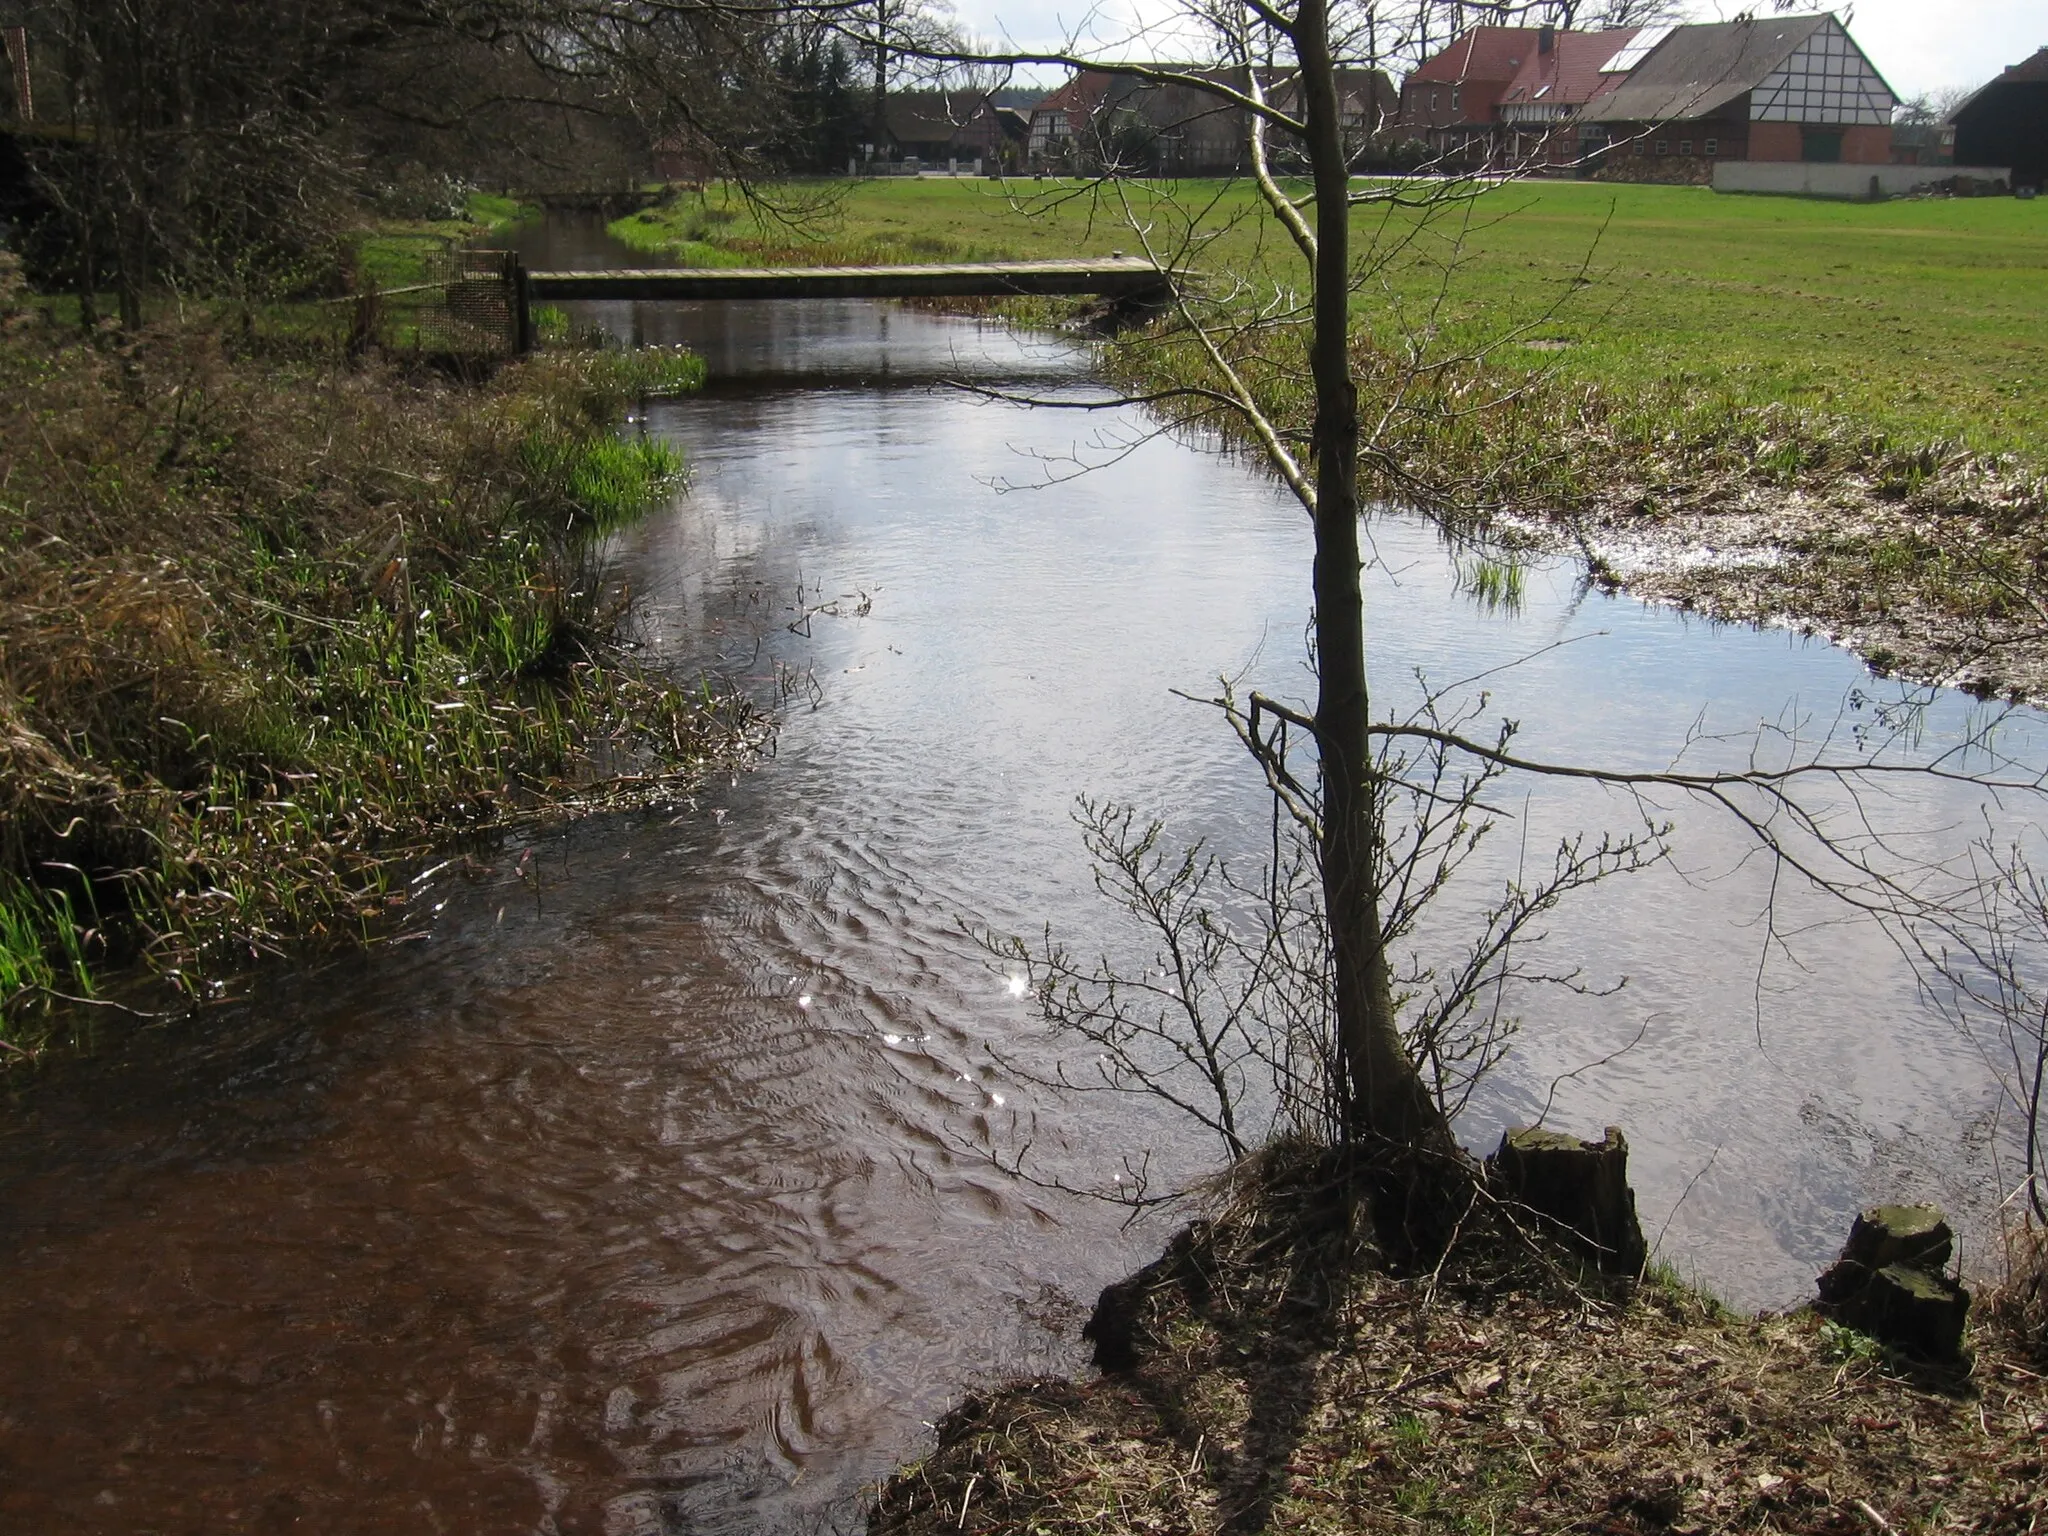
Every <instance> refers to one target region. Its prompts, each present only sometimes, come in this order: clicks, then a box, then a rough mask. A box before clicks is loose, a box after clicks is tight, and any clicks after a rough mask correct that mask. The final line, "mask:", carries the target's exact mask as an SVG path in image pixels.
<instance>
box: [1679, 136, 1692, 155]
mask: <svg viewBox="0 0 2048 1536" xmlns="http://www.w3.org/2000/svg"><path fill="white" fill-rule="evenodd" d="M1678 152H1679V153H1680V154H1681V155H1689V154H1691V153H1692V140H1691V139H1680V140H1679V141H1678Z"/></svg>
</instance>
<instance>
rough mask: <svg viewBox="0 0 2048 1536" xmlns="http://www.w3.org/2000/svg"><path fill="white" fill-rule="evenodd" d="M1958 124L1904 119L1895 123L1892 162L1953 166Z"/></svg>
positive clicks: (1894, 163) (1893, 126)
mask: <svg viewBox="0 0 2048 1536" xmlns="http://www.w3.org/2000/svg"><path fill="white" fill-rule="evenodd" d="M1955 163H1956V125H1955V124H1954V123H1934V122H1920V121H1906V120H1902V121H1899V122H1895V123H1893V124H1892V164H1893V165H1954V164H1955Z"/></svg>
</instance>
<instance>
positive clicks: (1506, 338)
mask: <svg viewBox="0 0 2048 1536" xmlns="http://www.w3.org/2000/svg"><path fill="white" fill-rule="evenodd" d="M817 190H819V191H820V192H822V191H823V189H817ZM1060 190H1061V189H1059V188H1058V186H1057V184H1056V183H1051V182H1043V183H1042V182H1035V181H1029V180H1023V181H1014V182H1010V183H1006V184H1002V185H1000V186H999V185H998V184H995V183H989V182H973V181H954V180H943V181H942V180H936V179H934V180H891V181H874V182H861V183H853V184H848V185H847V186H845V187H844V188H842V189H839V191H840V195H839V196H838V197H837V198H836V200H835V201H834V202H833V203H832V204H831V205H830V206H829V207H827V208H824V209H822V210H820V211H815V212H813V213H812V214H810V215H809V216H808V217H807V218H804V219H801V220H798V221H796V222H795V224H794V225H784V224H780V223H778V222H776V221H774V220H769V219H763V218H762V217H761V216H759V215H758V214H756V213H755V212H754V211H752V210H751V209H749V208H747V207H746V206H745V205H744V204H742V203H740V202H739V201H738V200H737V199H736V198H730V197H725V196H722V195H721V194H720V193H719V192H717V191H716V190H714V191H713V192H712V193H710V194H709V195H708V197H706V198H695V197H692V198H686V199H682V200H680V201H678V202H676V203H673V204H670V205H669V206H667V207H664V208H661V209H655V210H649V211H648V212H646V213H643V214H638V215H634V216H631V217H629V218H627V219H622V220H620V221H618V222H617V223H615V224H614V225H613V226H612V229H613V232H614V233H615V234H617V235H619V236H620V237H621V238H623V239H625V240H627V241H628V242H629V243H631V244H633V245H634V246H635V247H636V248H638V249H641V250H645V251H648V252H649V253H650V254H662V255H670V256H673V255H674V254H675V253H677V252H680V253H681V255H682V258H683V259H686V260H692V261H696V262H699V263H705V264H708V263H710V262H712V261H714V260H722V261H740V260H767V261H790V260H819V261H829V260H844V259H864V260H871V259H884V258H886V259H894V260H919V259H924V260H932V259H939V258H970V259H971V258H976V257H979V258H986V259H995V258H1004V257H1015V258H1029V257H1049V256H1059V255H1076V254H1087V255H1104V254H1108V253H1109V252H1110V251H1112V250H1117V249H1123V250H1135V249H1136V248H1137V244H1138V242H1137V238H1136V236H1135V235H1134V234H1133V232H1132V231H1131V230H1130V228H1129V227H1128V226H1127V225H1126V224H1125V222H1124V220H1123V217H1122V214H1121V211H1120V210H1119V209H1117V208H1115V207H1113V206H1112V205H1111V203H1110V201H1109V200H1108V199H1106V198H1097V197H1093V196H1089V195H1086V194H1080V195H1069V196H1060V195H1058V193H1059V192H1060ZM1065 190H1066V191H1068V192H1071V191H1072V189H1071V188H1069V189H1065ZM1175 191H1178V192H1179V193H1180V194H1181V198H1180V200H1181V202H1182V203H1183V204H1193V203H1196V202H1199V203H1201V204H1202V205H1203V206H1204V211H1203V214H1202V217H1201V219H1200V227H1201V228H1202V229H1203V230H1205V231H1207V232H1209V233H1211V234H1213V235H1214V236H1215V238H1214V241H1213V243H1211V244H1210V245H1209V246H1208V247H1207V248H1206V250H1205V251H1204V252H1203V254H1202V256H1201V258H1200V265H1201V266H1202V267H1204V268H1206V269H1208V270H1210V271H1212V272H1227V273H1232V274H1248V275H1251V276H1252V277H1253V278H1254V279H1255V280H1263V285H1264V286H1266V287H1267V288H1269V289H1270V288H1271V287H1273V286H1283V285H1284V286H1298V285H1299V283H1300V270H1299V266H1298V264H1297V263H1296V262H1295V260H1294V258H1293V254H1292V252H1291V250H1290V249H1288V248H1286V247H1285V244H1284V242H1283V241H1281V240H1280V239H1278V238H1277V237H1276V234H1275V231H1274V229H1273V226H1272V225H1271V224H1270V223H1269V222H1267V221H1265V220H1264V219H1263V218H1261V217H1259V215H1258V212H1257V210H1256V208H1255V207H1254V205H1253V198H1252V194H1251V193H1250V191H1249V190H1248V189H1244V188H1229V189H1222V188H1219V186H1218V185H1217V184H1215V183H1190V184H1185V185H1183V186H1182V187H1180V188H1178V189H1174V188H1166V187H1158V188H1154V187H1143V186H1141V187H1138V188H1136V189H1134V192H1133V196H1134V201H1136V203H1137V204H1138V205H1139V206H1140V207H1141V209H1143V211H1144V212H1145V213H1146V214H1147V216H1148V217H1151V218H1153V219H1154V220H1155V224H1154V237H1155V239H1159V240H1169V239H1170V238H1171V232H1172V226H1173V220H1172V218H1171V217H1167V216H1164V215H1165V214H1166V209H1165V207H1164V195H1165V194H1170V193H1173V192H1175ZM1356 229H1357V232H1358V243H1359V245H1360V247H1361V248H1362V249H1372V248H1374V247H1377V248H1378V249H1379V250H1381V251H1382V252H1383V253H1385V255H1386V262H1385V265H1384V267H1383V268H1382V269H1381V270H1378V271H1376V272H1375V273H1374V274H1373V278H1372V281H1371V282H1369V283H1368V285H1367V287H1366V288H1365V289H1364V290H1363V291H1362V292H1361V293H1360V294H1359V296H1358V299H1357V301H1356V303H1357V306H1358V311H1359V317H1360V320H1361V322H1362V328H1363V329H1364V330H1365V331H1367V332H1368V333H1370V334H1372V335H1373V336H1375V337H1376V338H1377V339H1379V340H1381V341H1384V342H1393V341H1395V340H1397V339H1401V338H1405V337H1410V336H1416V335H1429V336H1431V337H1432V338H1433V341H1434V343H1435V344H1436V345H1438V346H1443V347H1457V346H1470V345H1474V344H1478V343H1483V342H1489V341H1491V342H1494V343H1497V344H1498V347H1497V350H1496V351H1495V352H1494V354H1493V357H1492V362H1493V365H1494V366H1495V367H1496V368H1497V369H1501V370H1504V371H1507V372H1509V373H1513V372H1516V371H1520V372H1528V373H1534V372H1538V371H1545V372H1549V373H1551V374H1553V375H1555V376H1556V377H1557V378H1559V379H1560V380H1562V381H1564V382H1567V383H1581V384H1590V385H1594V386H1597V387H1599V388H1600V389H1601V390H1602V391H1603V392H1605V393H1606V394H1608V395H1609V396H1611V397H1613V398H1614V399H1617V400H1627V399H1630V398H1639V397H1642V396H1644V395H1646V394H1654V395H1655V396H1656V397H1657V398H1658V400H1659V402H1660V404H1659V410H1660V411H1661V412H1663V413H1664V414H1666V415H1669V414H1672V413H1673V412H1678V413H1690V414H1695V415H1701V416H1705V417H1717V416H1726V415H1727V414H1728V413H1729V412H1730V411H1740V410H1745V409H1753V408H1755V407H1760V406H1769V405H1780V406H1786V407H1790V408H1793V409H1796V410H1799V411H1802V412H1816V413H1819V414H1821V415H1824V416H1828V417H1832V418H1835V419H1837V420H1838V421H1840V422H1842V423H1844V424H1846V425H1848V426H1850V427H1853V428H1855V429H1858V430H1862V431H1867V432H1873V433H1877V434H1881V435H1884V436H1885V437H1887V438H1889V439H1891V440H1892V441H1893V443H1894V444H1896V445H1909V444H1923V443H1932V442H1938V441H1943V440H1947V441H1954V442H1960V443H1962V444H1965V445H1967V446H1968V447H1970V448H1972V449H1975V450H1977V451H1980V452H1990V453H2010V454H2014V455H2017V456H2019V457H2020V458H2021V459H2023V460H2026V461H2028V462H2030V463H2033V464H2040V463H2042V462H2044V461H2048V446H2044V445H2048V305H2044V304H2043V303H2042V302H2041V297H2042V295H2043V294H2044V293H2048V204H2043V203H2042V202H2039V201H2036V202H2031V203H2023V202H2019V201H2017V200H2014V199H2011V198H1985V199H1962V200H1952V201H1950V200H1927V201H1902V202H1890V203H1878V204H1861V203H1835V202H1819V201H1807V200H1803V199H1795V198H1779V197H1730V196H1721V195H1718V194H1715V193H1713V192H1710V191H1706V190H1703V189H1697V188H1682V187H1651V186H1628V185H1611V184H1604V183H1587V182H1529V183H1522V184H1518V185H1514V186H1509V187H1505V188H1500V189H1497V190H1493V191H1489V192H1487V193H1485V194H1484V195H1482V196H1480V197H1478V198H1477V199H1475V200H1474V201H1473V202H1472V203H1471V204H1470V205H1469V206H1468V207H1466V208H1462V209H1459V210H1455V211H1452V212H1445V211H1442V210H1439V211H1438V212H1437V213H1435V214H1433V215H1430V216H1427V217H1425V216H1423V215H1418V214H1415V213H1411V212H1398V211H1397V212H1393V213H1385V214H1383V213H1380V212H1378V211H1375V210H1372V209H1364V210H1361V211H1360V213H1359V215H1358V217H1357V223H1356ZM1582 278H1583V279H1584V281H1581V279H1582ZM1527 341H1542V342H1547V343H1552V344H1555V343H1563V344H1564V345H1562V346H1556V345H1552V346H1546V347H1543V348H1532V347H1528V346H1526V345H1524V343H1525V342H1527ZM1793 467H1796V466H1793Z"/></svg>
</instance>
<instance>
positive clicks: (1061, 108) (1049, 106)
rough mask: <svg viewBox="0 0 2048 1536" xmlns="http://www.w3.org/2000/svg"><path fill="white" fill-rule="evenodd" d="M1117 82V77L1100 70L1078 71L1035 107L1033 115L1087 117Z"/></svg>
mask: <svg viewBox="0 0 2048 1536" xmlns="http://www.w3.org/2000/svg"><path fill="white" fill-rule="evenodd" d="M1115 80H1116V76H1115V75H1108V74H1104V73H1102V72H1101V71H1100V70H1094V69H1083V70H1077V71H1075V74H1074V78H1073V79H1071V80H1069V81H1068V82H1067V83H1066V84H1065V85H1063V86H1061V87H1060V88H1059V89H1058V90H1056V91H1054V92H1053V93H1052V94H1051V95H1050V96H1048V97H1046V98H1045V99H1044V100H1043V101H1041V102H1039V104H1038V105H1037V106H1035V107H1033V108H1032V109H1031V115H1032V116H1033V117H1036V116H1037V115H1038V114H1039V113H1041V112H1067V113H1073V114H1077V115H1079V116H1082V117H1086V116H1087V115H1088V114H1089V113H1091V112H1093V111H1094V110H1095V109H1096V107H1098V106H1099V105H1101V102H1102V98H1103V96H1104V95H1106V94H1107V93H1108V91H1109V88H1110V86H1111V85H1112V84H1113V83H1114V82H1115Z"/></svg>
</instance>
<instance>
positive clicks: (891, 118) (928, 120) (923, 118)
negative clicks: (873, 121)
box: [877, 91, 1014, 166]
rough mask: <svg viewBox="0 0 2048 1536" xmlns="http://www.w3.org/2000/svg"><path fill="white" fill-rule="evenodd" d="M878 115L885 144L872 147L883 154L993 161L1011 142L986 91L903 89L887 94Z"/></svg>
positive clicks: (927, 161)
mask: <svg viewBox="0 0 2048 1536" xmlns="http://www.w3.org/2000/svg"><path fill="white" fill-rule="evenodd" d="M882 115H883V123H884V127H885V128H886V130H887V143H886V145H883V146H877V147H878V149H881V150H882V151H883V155H884V158H889V159H898V158H900V159H904V160H914V161H917V162H918V163H919V164H921V165H946V164H948V163H949V162H957V163H959V164H962V165H967V164H973V163H977V162H978V163H980V164H982V165H985V166H994V165H997V164H1000V163H1001V162H1002V160H1003V157H1004V150H1005V148H1006V147H1007V146H1008V144H1009V143H1010V134H1009V123H1008V122H1007V121H1006V119H1005V116H1004V110H1003V109H1002V108H1000V107H997V106H996V105H995V104H994V103H993V102H992V101H991V100H990V98H989V96H988V94H987V93H986V92H981V91H905V92H903V93H901V94H899V95H895V96H891V97H890V98H889V99H888V101H887V102H886V103H885V104H884V106H883V109H882ZM1012 120H1014V114H1012Z"/></svg>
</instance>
